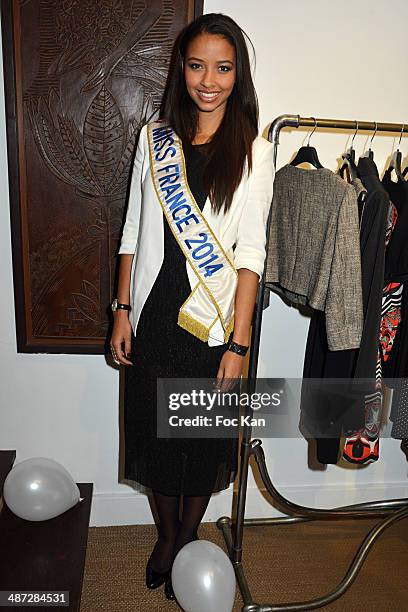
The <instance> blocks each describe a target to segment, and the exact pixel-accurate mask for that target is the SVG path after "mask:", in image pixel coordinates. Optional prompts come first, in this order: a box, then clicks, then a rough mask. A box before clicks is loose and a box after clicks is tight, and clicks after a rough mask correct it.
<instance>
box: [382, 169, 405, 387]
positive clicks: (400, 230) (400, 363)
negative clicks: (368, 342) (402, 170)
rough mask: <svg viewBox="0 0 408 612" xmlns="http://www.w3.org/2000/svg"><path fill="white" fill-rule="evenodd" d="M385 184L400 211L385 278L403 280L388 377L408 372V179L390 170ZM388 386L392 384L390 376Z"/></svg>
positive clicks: (386, 368)
mask: <svg viewBox="0 0 408 612" xmlns="http://www.w3.org/2000/svg"><path fill="white" fill-rule="evenodd" d="M383 185H384V187H385V189H386V190H387V192H388V193H389V196H390V199H391V201H392V203H393V204H394V205H395V207H396V209H397V211H398V221H397V224H396V227H395V230H394V232H393V234H392V237H391V240H390V244H389V246H388V250H387V257H386V260H385V280H386V282H387V283H391V282H392V283H403V284H404V289H403V292H402V294H403V295H402V304H401V323H400V325H399V326H398V330H397V333H396V335H395V340H394V344H393V347H392V350H391V351H390V354H389V358H388V359H387V361H385V362H384V363H383V376H384V378H386V379H392V378H403V377H406V376H408V303H407V302H408V296H407V295H406V294H407V287H408V183H406V182H405V181H398V183H394V182H393V181H392V180H391V171H389V170H387V171H386V172H385V174H384V178H383ZM387 386H393V383H392V381H391V380H387Z"/></svg>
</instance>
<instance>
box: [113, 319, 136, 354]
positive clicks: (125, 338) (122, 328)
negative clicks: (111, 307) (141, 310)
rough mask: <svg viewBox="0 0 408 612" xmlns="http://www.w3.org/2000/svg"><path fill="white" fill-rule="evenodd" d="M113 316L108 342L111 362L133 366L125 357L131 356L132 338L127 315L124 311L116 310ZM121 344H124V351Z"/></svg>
mask: <svg viewBox="0 0 408 612" xmlns="http://www.w3.org/2000/svg"><path fill="white" fill-rule="evenodd" d="M113 316H114V321H113V330H112V336H111V341H110V346H111V350H112V355H113V360H114V361H115V363H117V364H118V365H119V364H122V365H133V363H132V362H131V361H129V359H126V356H128V355H129V356H130V354H131V337H132V326H131V325H130V321H129V317H128V313H127V311H126V310H117V311H116V312H115V314H114V315H113ZM123 343H124V344H125V350H123V348H122V345H123ZM115 356H116V359H115Z"/></svg>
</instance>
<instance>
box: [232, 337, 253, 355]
mask: <svg viewBox="0 0 408 612" xmlns="http://www.w3.org/2000/svg"><path fill="white" fill-rule="evenodd" d="M248 349H249V346H244V345H243V344H238V343H237V342H234V341H233V340H231V342H230V343H229V345H228V350H229V351H231V352H232V353H236V354H237V355H241V356H242V357H245V355H246V354H247V352H248Z"/></svg>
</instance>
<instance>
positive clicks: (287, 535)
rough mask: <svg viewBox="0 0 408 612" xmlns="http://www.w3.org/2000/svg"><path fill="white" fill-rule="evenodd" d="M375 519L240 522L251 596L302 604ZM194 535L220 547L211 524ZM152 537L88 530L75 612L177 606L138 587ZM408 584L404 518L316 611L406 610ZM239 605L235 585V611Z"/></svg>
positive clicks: (340, 569)
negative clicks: (347, 584)
mask: <svg viewBox="0 0 408 612" xmlns="http://www.w3.org/2000/svg"><path fill="white" fill-rule="evenodd" d="M374 524H375V521H372V520H369V521H368V520H361V521H341V522H338V521H336V522H328V521H325V522H323V521H319V522H310V523H302V524H297V525H286V526H273V527H246V528H245V531H244V542H243V550H244V559H243V566H244V571H245V574H246V577H247V580H248V583H249V587H250V589H251V592H252V595H253V598H254V600H255V601H257V602H260V603H273V604H277V603H283V602H294V601H299V600H300V601H303V600H305V599H310V598H313V597H318V596H320V595H322V594H325V593H327V592H329V591H331V590H332V589H333V588H334V587H335V586H336V585H337V584H338V582H340V580H341V579H342V578H343V576H344V573H345V571H346V570H347V568H348V565H349V564H350V562H351V561H352V559H353V557H354V554H355V551H356V549H357V547H358V545H359V543H360V541H361V539H362V537H364V535H365V534H366V533H367V532H368V531H369V529H370V528H371V527H372V526H373V525H374ZM199 536H200V539H206V540H210V541H212V542H215V543H216V544H218V545H219V546H221V547H222V548H223V549H224V550H225V546H224V540H223V537H222V533H221V531H219V529H218V528H217V526H216V525H215V524H214V523H204V524H202V525H201V526H200V531H199ZM155 540H156V529H155V527H154V526H153V525H137V526H130V527H124V526H123V527H98V528H96V527H93V528H91V529H90V531H89V541H88V549H87V558H86V567H85V576H84V584H83V591H82V605H81V612H105V611H106V612H108V611H109V612H124V611H129V612H130V611H133V610H135V611H139V610H140V611H142V610H143V611H148V612H155V611H160V612H166V611H167V610H169V611H170V610H173V611H174V612H177V611H178V610H180V608H179V606H178V605H177V603H176V602H169V601H167V600H166V599H165V597H164V593H163V589H162V587H160V588H159V589H157V590H154V591H150V590H148V589H146V587H145V585H144V572H145V565H146V561H147V559H148V557H149V554H150V552H151V549H152V548H153V545H154V542H155ZM407 584H408V520H404V521H401V522H400V523H397V524H395V525H394V526H392V527H390V528H389V529H388V531H386V532H385V533H384V535H383V536H382V538H380V539H379V540H378V541H377V543H376V544H375V545H374V548H373V549H372V551H371V552H370V554H369V556H368V558H367V560H366V561H365V563H364V565H363V568H362V571H361V573H360V574H359V576H358V577H357V579H356V581H355V582H354V584H353V585H352V586H351V588H350V589H349V590H348V591H347V592H346V594H345V595H344V596H343V597H342V598H341V599H339V600H337V601H336V602H334V603H332V604H330V605H328V606H326V607H324V608H320V610H327V611H328V612H335V611H340V610H341V611H342V612H344V611H347V612H354V611H355V612H357V611H358V612H388V611H389V612H407V611H408V596H407V595H408V591H407ZM241 608H242V600H241V597H240V593H239V589H238V587H237V592H236V599H235V606H234V612H238V611H240V610H241ZM209 612H215V611H209Z"/></svg>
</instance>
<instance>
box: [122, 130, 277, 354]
mask: <svg viewBox="0 0 408 612" xmlns="http://www.w3.org/2000/svg"><path fill="white" fill-rule="evenodd" d="M252 159H253V166H252V172H251V174H250V175H249V177H248V176H247V171H246V166H245V169H244V173H243V178H242V180H241V182H240V184H239V186H238V188H237V190H236V191H235V194H234V197H233V200H232V204H231V207H230V209H229V210H228V211H227V212H226V213H223V212H220V213H219V214H218V215H217V214H216V213H214V212H213V211H212V209H211V203H210V199H209V198H208V197H207V200H206V202H205V204H204V208H203V211H202V213H203V216H204V217H205V219H206V220H207V222H208V224H209V226H210V227H211V228H212V230H213V232H214V234H215V235H216V237H217V238H218V240H219V241H220V243H221V245H222V247H223V248H224V250H225V251H226V253H227V255H228V256H229V257H230V259H231V261H233V263H234V266H235V268H236V269H237V270H238V269H239V268H247V269H249V270H252V271H253V272H256V273H257V274H258V275H259V277H261V276H262V273H263V269H264V262H265V255H266V251H265V245H266V223H267V218H268V212H269V208H270V205H271V201H272V190H273V178H274V166H273V145H272V144H271V143H270V142H269V141H268V140H265V139H264V138H262V137H261V136H257V137H256V138H255V140H254V142H253V144H252ZM163 221H164V222H166V221H165V220H164V219H163V211H162V208H161V206H160V203H159V200H158V199H157V195H156V191H155V189H154V185H153V181H152V176H151V172H150V159H149V150H148V142H147V129H146V126H143V127H142V129H141V132H140V137H139V142H138V145H137V149H136V154H135V160H134V165H133V172H132V178H131V185H130V193H129V202H128V209H127V214H126V221H125V225H124V228H123V233H122V238H121V243H120V248H119V254H120V255H123V254H125V253H128V254H132V255H133V254H134V257H133V261H132V269H131V277H130V305H131V307H132V310H131V311H130V313H129V321H130V324H131V326H132V329H133V333H134V334H136V328H137V324H138V321H139V318H140V314H141V311H142V308H143V306H144V304H145V302H146V300H147V298H148V296H149V293H150V291H151V289H152V287H153V284H154V282H155V280H156V278H157V275H158V274H159V271H160V268H161V266H162V263H163V258H164V230H163ZM186 268H187V275H188V279H189V282H190V286H191V288H192V289H193V287H194V286H195V285H196V284H197V276H196V274H195V272H194V270H193V269H192V267H191V266H190V264H189V263H188V261H187V260H186ZM187 297H188V296H186V295H180V306H181V305H182V303H183V302H184V301H185V300H186V299H187ZM223 343H224V332H223V329H222V326H221V323H220V322H217V324H215V325H214V326H213V327H212V329H211V335H210V337H209V339H208V344H209V345H210V346H214V345H217V344H223Z"/></svg>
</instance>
